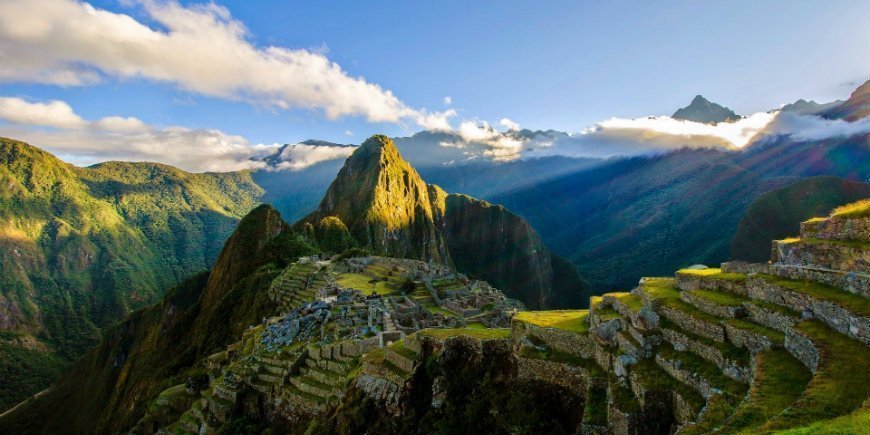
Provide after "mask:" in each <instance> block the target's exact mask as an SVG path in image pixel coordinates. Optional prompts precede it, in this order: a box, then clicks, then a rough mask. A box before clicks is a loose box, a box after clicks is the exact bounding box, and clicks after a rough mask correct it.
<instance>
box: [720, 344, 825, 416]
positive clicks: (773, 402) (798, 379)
mask: <svg viewBox="0 0 870 435" xmlns="http://www.w3.org/2000/svg"><path fill="white" fill-rule="evenodd" d="M754 373H755V376H754V377H753V380H752V384H751V385H750V388H749V394H748V395H747V396H746V400H744V401H743V402H741V403H740V405H739V406H737V408H735V410H734V413H733V414H732V415H731V416H730V417H729V418H728V420H726V422H725V425H724V426H723V427H721V428H720V429H719V433H736V432H742V431H751V430H753V429H755V428H757V427H759V426H761V425H762V424H764V423H765V422H767V420H768V419H769V418H770V417H771V416H774V415H778V414H780V413H781V412H782V411H783V410H785V409H786V408H787V407H789V406H790V405H791V404H792V403H794V402H795V401H796V400H797V399H798V397H800V395H801V394H802V393H803V391H804V389H805V388H806V385H807V383H808V382H809V380H810V378H811V377H812V373H810V371H809V370H807V369H806V367H804V366H803V364H802V363H801V362H800V361H798V360H797V359H795V358H794V357H793V356H792V355H791V354H789V353H788V352H787V351H785V350H783V349H776V350H769V351H764V352H759V353H757V354H755V357H754Z"/></svg>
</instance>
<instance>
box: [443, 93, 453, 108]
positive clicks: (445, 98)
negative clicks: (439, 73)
mask: <svg viewBox="0 0 870 435" xmlns="http://www.w3.org/2000/svg"><path fill="white" fill-rule="evenodd" d="M444 104H446V105H448V106H449V105H451V104H453V98H450V95H448V96H446V97H444Z"/></svg>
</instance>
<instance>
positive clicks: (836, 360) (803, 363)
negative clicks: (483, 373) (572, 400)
mask: <svg viewBox="0 0 870 435" xmlns="http://www.w3.org/2000/svg"><path fill="white" fill-rule="evenodd" d="M856 234H858V235H861V237H864V238H863V239H855V238H854V237H855V235H856ZM868 241H870V218H861V217H859V218H837V217H836V216H834V217H831V218H828V219H813V220H811V221H808V222H806V223H804V224H803V225H802V226H801V238H800V239H786V240H781V241H775V242H774V243H773V258H772V261H771V263H770V264H763V265H750V264H746V263H738V262H735V263H725V264H723V265H722V268H721V269H709V268H707V269H683V270H680V271H678V272H677V273H676V274H675V276H674V277H673V278H644V279H642V280H641V282H640V284H639V285H638V287H637V288H635V289H634V290H632V291H631V292H623V293H608V294H605V295H603V296H600V297H593V298H591V300H590V309H589V312H588V314H582V313H581V314H578V315H577V318H578V319H581V318H582V320H583V321H584V322H586V326H585V327H582V326H572V327H570V328H569V327H564V326H563V327H552V326H550V327H541V326H540V325H537V326H536V325H535V324H534V323H535V322H534V321H529V320H528V319H522V318H517V319H514V327H513V329H514V331H513V334H512V335H513V338H514V341H515V342H516V343H518V344H517V345H518V346H520V354H521V358H520V373H521V374H529V376H534V377H538V378H541V377H543V378H546V379H548V380H549V381H550V382H555V383H560V382H561V383H564V382H566V379H571V378H570V376H569V374H570V373H575V375H576V376H578V379H579V380H578V381H577V382H576V386H577V387H576V389H577V390H579V391H582V394H583V395H584V396H585V398H586V406H585V409H584V415H583V418H582V423H581V427H580V431H581V432H582V433H613V434H622V433H647V432H657V431H660V430H665V431H673V430H677V431H678V432H680V433H686V434H692V433H710V432H715V433H734V432H744V431H747V432H753V431H758V432H763V433H766V432H773V431H778V430H782V429H788V428H792V427H797V426H801V425H805V424H807V422H812V421H817V420H827V419H831V418H833V417H837V416H841V415H848V414H851V413H853V412H866V410H865V411H861V410H862V409H864V408H866V406H867V405H866V404H867V403H870V374H868V373H870V347H868V345H870V296H868V291H870V286H868V283H870V281H867V280H866V279H867V276H866V275H867V272H868V271H870V243H868ZM545 313H546V312H544V313H542V315H541V318H543V316H544V315H545ZM553 313H558V312H553ZM539 323H540V322H539ZM542 324H543V323H542ZM569 332H573V333H569ZM536 359H537V360H536ZM544 360H546V363H544V362H542V361H544ZM526 366H529V367H532V366H534V367H535V369H534V370H531V369H529V368H528V367H526ZM550 373H556V374H557V375H551V374H550ZM572 376H573V375H572ZM663 422H669V423H668V424H671V425H672V426H671V427H670V428H662V427H660V426H657V425H661V424H664V423H663Z"/></svg>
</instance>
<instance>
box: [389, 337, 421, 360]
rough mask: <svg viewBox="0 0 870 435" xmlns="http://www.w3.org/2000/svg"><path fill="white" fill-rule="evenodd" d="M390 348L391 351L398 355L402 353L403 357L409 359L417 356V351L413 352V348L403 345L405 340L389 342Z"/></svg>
mask: <svg viewBox="0 0 870 435" xmlns="http://www.w3.org/2000/svg"><path fill="white" fill-rule="evenodd" d="M390 349H391V350H392V351H393V352H396V353H398V354H399V355H402V356H403V357H405V358H408V359H410V360H413V359H415V358H417V352H414V351H413V350H411V349H408V347H407V346H405V342H404V341H402V340H400V341H397V342H395V343H393V344H391V345H390Z"/></svg>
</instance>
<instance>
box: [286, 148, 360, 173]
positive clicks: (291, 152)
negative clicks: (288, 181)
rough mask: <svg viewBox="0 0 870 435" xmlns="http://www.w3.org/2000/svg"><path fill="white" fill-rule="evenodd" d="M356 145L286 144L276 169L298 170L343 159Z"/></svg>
mask: <svg viewBox="0 0 870 435" xmlns="http://www.w3.org/2000/svg"><path fill="white" fill-rule="evenodd" d="M355 149H356V147H352V146H328V145H308V144H304V143H298V144H292V145H286V146H284V148H283V149H282V150H281V153H280V154H279V155H278V159H279V160H280V163H278V164H277V165H276V169H289V170H291V171H298V170H302V169H305V168H307V167H309V166H312V165H315V164H317V163H320V162H325V161H327V160H334V159H343V158H347V157H348V156H350V155H351V153H353V151H354V150H355Z"/></svg>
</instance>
